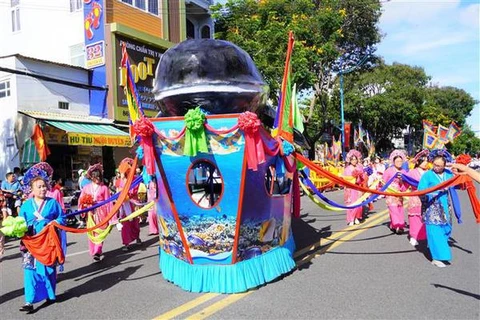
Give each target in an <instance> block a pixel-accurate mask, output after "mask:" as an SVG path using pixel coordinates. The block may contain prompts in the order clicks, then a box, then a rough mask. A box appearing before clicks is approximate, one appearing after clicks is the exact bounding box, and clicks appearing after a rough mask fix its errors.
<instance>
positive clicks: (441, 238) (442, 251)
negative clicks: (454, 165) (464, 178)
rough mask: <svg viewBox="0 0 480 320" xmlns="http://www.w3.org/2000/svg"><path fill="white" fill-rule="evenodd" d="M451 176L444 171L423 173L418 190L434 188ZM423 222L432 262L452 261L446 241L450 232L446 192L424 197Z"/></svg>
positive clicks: (449, 212) (448, 172) (450, 222)
mask: <svg viewBox="0 0 480 320" xmlns="http://www.w3.org/2000/svg"><path fill="white" fill-rule="evenodd" d="M452 177H453V174H452V173H451V172H450V171H448V170H444V172H443V173H442V174H437V173H435V172H434V171H433V170H429V171H427V172H425V174H424V175H423V176H422V178H421V179H420V183H419V184H418V190H425V189H428V188H431V187H434V186H436V185H438V184H440V183H442V182H444V181H446V180H448V179H450V178H452ZM426 200H427V202H426V205H425V211H424V212H423V220H424V223H425V226H426V230H427V241H428V248H429V249H430V253H431V255H432V258H433V259H434V260H443V261H449V260H451V259H452V253H451V250H450V246H449V245H448V239H449V238H450V234H451V232H452V206H451V202H450V199H449V197H448V191H446V190H445V191H441V190H440V191H435V192H431V193H429V194H427V196H426Z"/></svg>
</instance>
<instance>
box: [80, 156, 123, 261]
mask: <svg viewBox="0 0 480 320" xmlns="http://www.w3.org/2000/svg"><path fill="white" fill-rule="evenodd" d="M86 177H87V178H88V179H89V180H90V181H91V183H89V184H87V185H86V186H85V187H84V188H83V189H82V193H81V194H80V198H79V207H80V208H81V209H85V208H88V207H91V206H92V205H94V204H96V203H98V202H102V201H105V200H107V199H108V198H110V190H109V189H108V187H107V186H106V185H104V184H103V166H102V165H101V164H99V163H97V164H94V165H93V166H90V168H88V170H87V174H86ZM111 210H112V203H111V202H108V203H106V204H104V205H102V206H100V207H98V208H96V209H94V210H92V211H89V212H88V213H87V214H88V217H87V219H91V220H93V222H94V223H95V224H98V223H100V222H102V221H104V220H105V218H106V217H107V216H108V214H109V213H110V212H111ZM109 223H110V224H115V223H117V220H116V218H112V219H111V220H110V222H109ZM105 228H106V227H105V226H104V227H103V229H105ZM103 229H102V230H103ZM95 234H96V233H95V232H94V235H95ZM88 248H89V251H90V255H91V256H93V260H95V261H99V260H100V257H101V256H102V253H103V242H100V243H93V242H92V241H91V240H90V239H88Z"/></svg>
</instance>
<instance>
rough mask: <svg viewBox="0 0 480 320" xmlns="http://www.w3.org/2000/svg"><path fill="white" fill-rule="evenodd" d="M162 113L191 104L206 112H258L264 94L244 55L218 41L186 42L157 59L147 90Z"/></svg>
mask: <svg viewBox="0 0 480 320" xmlns="http://www.w3.org/2000/svg"><path fill="white" fill-rule="evenodd" d="M153 93H154V95H155V100H157V101H158V103H159V105H160V109H161V111H162V113H163V114H164V115H167V116H173V115H183V114H185V113H186V112H187V111H188V109H190V108H195V107H197V106H200V107H202V108H203V109H204V110H205V111H207V112H210V113H236V112H243V111H254V112H258V111H259V109H261V108H263V107H264V105H265V103H266V99H267V96H268V87H267V85H266V84H265V82H264V81H263V79H262V77H261V75H260V73H259V72H258V70H257V68H256V66H255V64H254V63H253V61H252V59H251V58H250V56H249V55H248V54H247V53H246V52H245V51H244V50H242V49H240V48H239V47H237V46H236V45H234V44H233V43H230V42H227V41H223V40H213V39H198V40H187V41H184V42H181V43H179V44H178V45H176V46H174V47H172V48H170V49H168V50H167V51H166V52H165V53H164V54H163V55H162V58H161V59H160V62H159V64H158V66H157V70H156V74H155V83H154V88H153Z"/></svg>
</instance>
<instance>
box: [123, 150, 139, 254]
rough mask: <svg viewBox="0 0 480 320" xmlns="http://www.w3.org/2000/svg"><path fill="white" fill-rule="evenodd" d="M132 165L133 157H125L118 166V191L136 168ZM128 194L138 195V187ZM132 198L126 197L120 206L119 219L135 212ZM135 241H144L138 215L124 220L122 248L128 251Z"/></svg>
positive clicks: (131, 195) (131, 196)
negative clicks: (141, 236) (141, 237)
mask: <svg viewBox="0 0 480 320" xmlns="http://www.w3.org/2000/svg"><path fill="white" fill-rule="evenodd" d="M132 165H133V159H131V158H125V159H123V160H122V161H121V162H120V166H119V167H118V170H119V171H120V182H119V185H118V188H117V192H121V191H122V189H123V188H124V187H125V184H126V182H127V175H128V173H129V172H130V170H135V168H132ZM128 196H129V197H130V198H133V197H136V189H133V190H131V191H130V192H129V194H128ZM130 198H126V199H125V201H124V202H123V204H122V206H121V207H120V210H119V219H123V218H125V217H127V216H128V215H130V214H131V213H132V212H133V204H132V203H131V202H130ZM133 241H136V243H137V244H140V243H142V240H140V219H139V218H137V217H136V218H133V219H131V220H127V221H123V222H122V244H123V248H122V250H123V251H125V252H126V251H128V250H129V249H130V243H131V242H133Z"/></svg>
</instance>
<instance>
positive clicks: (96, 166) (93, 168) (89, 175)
mask: <svg viewBox="0 0 480 320" xmlns="http://www.w3.org/2000/svg"><path fill="white" fill-rule="evenodd" d="M96 170H98V171H100V172H101V173H102V174H103V166H102V164H101V163H96V164H94V165H92V166H90V167H89V168H88V170H87V174H86V176H87V178H88V179H91V178H92V172H93V171H96Z"/></svg>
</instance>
